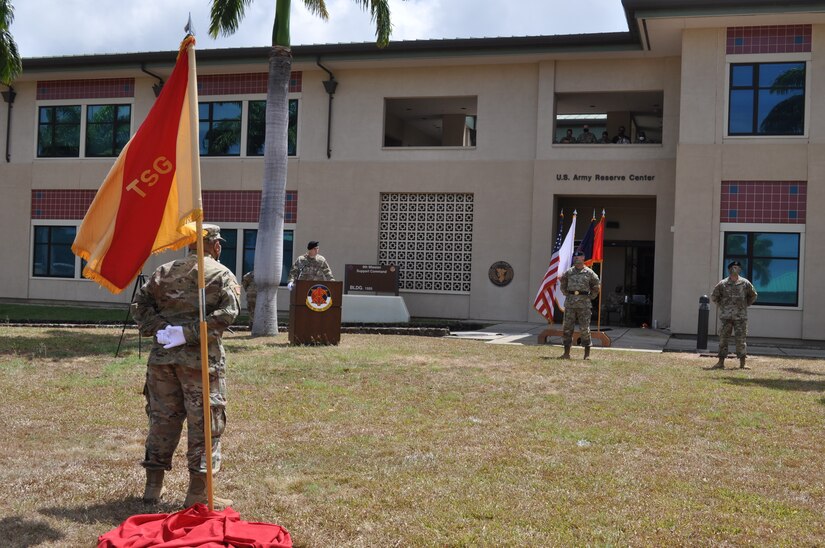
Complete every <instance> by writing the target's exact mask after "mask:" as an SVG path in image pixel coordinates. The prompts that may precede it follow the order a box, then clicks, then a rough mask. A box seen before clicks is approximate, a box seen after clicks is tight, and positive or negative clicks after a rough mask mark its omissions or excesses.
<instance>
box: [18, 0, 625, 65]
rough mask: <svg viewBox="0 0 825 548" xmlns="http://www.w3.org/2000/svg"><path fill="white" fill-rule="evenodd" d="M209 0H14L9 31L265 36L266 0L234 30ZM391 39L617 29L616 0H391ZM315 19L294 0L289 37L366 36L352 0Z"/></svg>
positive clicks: (331, 4)
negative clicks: (212, 12) (217, 22)
mask: <svg viewBox="0 0 825 548" xmlns="http://www.w3.org/2000/svg"><path fill="white" fill-rule="evenodd" d="M210 5H211V3H210V2H209V0H176V1H175V2H168V1H167V0H141V1H140V2H134V1H125V0H16V2H15V21H14V23H13V25H12V28H11V31H12V34H13V35H14V37H15V40H16V41H17V43H18V46H19V47H20V50H21V52H22V54H23V56H24V57H40V56H57V55H81V54H90V53H114V52H119V53H123V52H134V51H168V50H174V49H175V48H177V46H178V44H179V43H180V40H181V39H182V38H183V27H184V25H185V24H186V21H187V18H188V17H189V13H190V12H191V14H192V19H193V23H194V25H195V30H196V32H197V37H198V45H199V47H200V48H201V49H204V48H225V47H243V46H266V45H268V44H270V43H271V35H272V23H273V19H274V12H275V1H274V0H253V2H252V4H251V5H250V6H248V7H247V13H246V17H245V18H244V21H243V22H242V23H241V25H240V27H239V29H238V31H237V32H236V33H235V34H234V35H233V36H230V37H220V38H219V39H217V40H213V39H212V38H211V37H209V34H208V32H209V9H210ZM390 6H391V13H392V20H393V33H392V39H394V40H422V39H429V38H469V37H484V36H526V35H539V34H576V33H583V32H613V31H623V30H626V29H627V27H626V23H625V19H624V13H623V11H622V7H621V2H620V0H576V1H573V2H559V1H551V0H519V1H518V2H515V1H509V2H508V1H502V0H407V1H402V0H390ZM327 8H328V10H329V13H330V20H329V21H328V22H324V21H323V20H321V19H320V18H319V17H317V16H316V15H312V14H310V13H309V12H307V10H306V9H305V8H304V6H303V3H302V2H301V1H300V0H295V1H294V2H293V13H292V18H291V33H292V43H293V44H321V43H338V42H370V41H373V40H375V27H374V24H373V23H371V22H370V18H369V14H368V13H367V12H365V11H363V10H362V9H360V8H359V7H358V6H357V4H356V3H355V2H353V1H352V0H327Z"/></svg>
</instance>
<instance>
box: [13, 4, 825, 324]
mask: <svg viewBox="0 0 825 548" xmlns="http://www.w3.org/2000/svg"><path fill="white" fill-rule="evenodd" d="M616 1H619V0H616ZM623 5H624V7H625V11H626V13H627V19H628V25H629V29H630V30H629V31H628V32H623V33H609V34H588V35H569V36H540V37H527V38H490V39H487V38H485V39H457V40H423V41H411V42H394V43H392V44H391V45H390V46H389V47H388V48H386V49H385V50H378V49H376V48H375V46H374V45H371V44H335V45H321V46H298V47H295V48H294V56H295V58H294V65H293V70H294V73H293V79H292V82H291V85H290V93H291V97H292V100H291V102H290V106H291V111H292V119H291V125H290V132H291V133H290V153H291V157H290V159H289V176H288V182H287V188H288V191H289V193H288V196H287V199H288V201H287V211H286V215H287V225H286V227H285V229H286V230H285V235H284V236H285V241H286V244H287V245H286V250H287V253H286V254H287V255H288V256H287V257H285V262H287V263H289V262H291V260H292V259H294V258H295V257H297V256H298V255H299V254H300V253H302V252H303V250H304V248H305V244H306V242H307V241H308V240H310V239H313V240H320V241H321V252H322V253H323V254H324V255H325V256H326V257H327V259H328V260H329V262H330V264H331V266H332V269H333V272H334V273H335V274H336V276H338V277H339V278H343V272H344V265H345V264H352V263H355V264H375V263H379V262H381V263H393V264H397V265H399V267H400V270H401V273H402V290H401V294H402V296H403V297H404V299H405V301H406V304H407V306H408V308H409V310H410V313H411V314H412V315H414V316H425V317H444V318H463V319H474V320H506V321H538V320H540V319H541V318H540V316H539V315H538V314H537V313H536V312H535V311H534V310H533V307H532V303H533V299H534V297H535V293H536V291H537V289H538V285H539V282H540V281H541V279H542V277H543V275H544V272H545V270H546V268H547V264H548V260H549V258H550V254H551V250H552V246H553V240H554V237H555V234H556V232H557V230H558V226H559V225H558V223H559V212H560V210H561V209H563V210H564V212H565V224H564V227H563V229H564V231H566V230H567V227H568V226H569V224H570V221H571V218H572V213H573V211H574V210H577V211H578V219H577V231H576V234H577V238H582V237H583V235H584V233H585V231H586V230H587V227H588V225H589V224H590V220H591V217H592V215H593V214H594V212H595V214H596V217H597V218H598V217H599V216H600V212H601V210H602V209H604V210H605V211H606V222H607V225H606V226H607V228H606V231H605V260H604V263H603V265H602V268H603V272H602V274H603V279H604V287H605V293H606V294H607V293H609V292H617V291H618V292H619V293H620V294H621V296H622V297H624V296H627V299H626V300H627V301H629V302H628V303H627V305H626V306H624V307H623V313H622V314H619V315H618V316H614V317H613V318H605V319H606V320H607V319H609V320H610V321H611V322H624V323H631V324H640V323H650V324H654V323H655V324H656V325H659V326H661V327H665V326H669V327H670V328H671V329H672V330H673V331H674V332H677V333H695V330H696V324H697V310H698V306H699V298H700V296H702V295H703V294H709V293H710V292H711V289H712V288H713V286H714V284H715V283H716V282H718V280H719V279H721V278H722V277H724V276H725V275H726V274H725V268H724V265H725V264H727V262H728V261H729V260H731V259H734V258H735V259H738V260H740V261H741V262H742V263H743V264H744V265H745V275H746V276H747V277H748V278H749V279H751V280H752V281H753V282H754V283H755V285H756V287H757V290H758V291H759V294H760V297H759V301H758V302H757V304H756V305H755V306H754V307H753V308H752V310H751V312H750V318H751V323H750V333H751V334H752V335H755V336H775V337H793V338H805V339H823V338H825V335H823V333H825V312H823V311H824V310H825V302H823V301H825V291H822V290H821V288H820V286H819V282H818V276H817V273H818V272H819V271H820V270H821V268H820V267H821V266H823V263H825V259H823V258H822V254H821V253H819V252H817V251H816V249H817V247H816V246H817V242H818V241H819V239H820V238H822V237H824V236H825V234H823V233H825V222H823V220H821V219H820V217H819V216H816V215H812V216H811V218H810V219H809V218H808V217H807V211H809V210H810V211H812V212H813V211H818V210H820V209H822V207H823V205H825V191H823V190H822V188H825V185H824V184H823V180H825V94H819V93H816V92H815V90H817V89H825V1H822V2H815V1H791V2H785V3H783V4H782V6H781V7H780V6H779V5H777V4H775V3H772V2H764V1H761V0H750V1H745V0H742V1H740V0H717V1H714V2H708V1H704V0H693V1H691V0H681V1H679V0H672V1H671V0H660V1H655V2H654V1H649V0H648V1H646V0H623ZM267 54H268V48H243V49H226V50H208V49H202V50H199V51H198V53H197V59H198V72H199V84H198V85H199V100H200V127H201V155H202V158H201V166H202V173H203V190H204V204H205V212H206V213H205V214H206V218H207V221H209V222H216V223H219V224H221V226H222V227H223V229H224V233H225V234H228V235H229V239H230V242H229V245H228V246H227V249H226V250H225V252H224V254H225V256H224V258H223V260H224V262H225V263H227V264H228V265H229V266H230V267H231V268H233V269H234V270H235V272H236V273H237V274H238V277H239V278H240V275H242V274H243V272H245V271H247V270H248V269H249V268H251V265H252V261H253V255H254V242H255V240H254V238H255V234H256V232H255V228H256V226H257V225H256V221H257V215H258V204H259V200H260V188H261V178H262V163H263V162H262V157H261V155H260V154H261V151H262V119H263V107H264V103H263V100H264V98H265V91H266V74H265V72H266V70H267ZM174 56H175V52H148V53H130V54H116V55H91V56H75V57H71V56H69V57H56V58H36V59H25V60H24V72H23V74H22V76H21V77H20V78H19V79H18V80H17V81H16V82H14V83H13V90H14V96H13V102H10V99H12V94H9V93H8V92H6V93H4V95H3V97H4V99H6V102H5V103H4V104H2V105H0V107H3V108H0V127H8V128H9V130H8V132H3V135H4V137H3V140H2V143H3V144H2V147H3V149H4V150H6V159H5V161H4V162H3V163H2V164H0V186H1V187H2V195H3V196H4V200H3V201H2V203H0V208H2V215H0V227H1V228H2V232H3V234H4V235H5V237H4V238H3V240H2V242H0V246H2V251H3V256H4V257H5V258H6V260H5V261H3V263H2V264H0V279H2V280H3V283H2V284H0V298H2V299H4V300H21V301H32V302H43V301H76V302H116V303H125V302H126V301H128V299H129V297H130V295H129V294H126V293H130V292H124V294H122V295H119V296H112V295H110V294H109V293H108V292H107V291H105V290H103V289H101V288H99V287H98V286H97V285H96V284H94V283H92V282H90V281H87V280H84V279H82V278H81V277H80V270H81V264H80V260H79V259H77V258H75V257H74V256H73V255H71V252H70V251H69V247H70V244H71V241H72V240H73V238H74V231H75V228H76V226H77V225H78V224H79V223H80V220H81V219H82V217H83V214H84V213H85V211H86V208H87V207H88V205H89V203H90V202H91V200H92V198H93V196H94V193H95V191H96V189H97V188H98V187H99V185H100V183H101V182H102V181H103V179H104V177H105V175H106V173H107V171H108V169H109V168H110V167H111V165H112V163H113V160H114V156H115V155H116V154H117V152H118V151H119V149H120V148H121V147H122V146H123V144H124V143H125V141H126V139H128V136H129V135H130V134H133V133H134V132H135V130H136V129H137V127H138V126H139V125H140V123H141V121H142V120H143V119H144V118H145V116H146V114H147V113H148V111H149V109H150V108H151V106H152V104H153V102H154V100H155V93H154V90H153V88H154V87H158V86H159V85H160V84H161V83H162V80H163V79H165V78H168V76H169V73H170V71H171V68H172V66H173V63H174ZM330 80H334V81H335V82H337V84H338V85H337V88H334V87H333V86H330V85H329V81H330ZM328 91H332V92H333V93H332V94H330V93H328ZM585 125H587V126H588V129H589V133H592V134H593V135H594V137H593V138H590V137H588V136H587V135H583V134H584V133H585V132H584V126H585ZM568 129H570V130H572V132H571V133H572V137H573V140H574V141H576V142H573V143H568V142H565V141H567V138H566V134H567V130H568ZM603 132H606V134H607V135H606V136H607V141H606V142H598V141H600V140H601V139H602V137H603ZM625 136H626V137H625ZM624 139H627V140H628V141H629V143H626V144H625V143H623V141H624ZM593 140H595V141H597V142H595V143H593V142H589V141H593ZM614 140H616V141H617V142H615V143H614ZM817 181H819V182H817ZM808 198H810V199H811V203H810V204H808V201H807V199H808ZM809 205H810V207H809ZM172 255H173V254H165V255H161V256H158V257H153V258H152V259H151V260H150V262H149V264H147V265H146V268H145V270H144V272H146V273H148V272H150V271H151V270H152V269H153V268H154V266H156V265H157V264H160V263H162V262H164V261H167V260H170V259H171V258H173V257H172ZM501 262H506V263H508V264H509V265H510V266H511V267H512V271H513V277H512V281H510V282H509V283H507V284H505V285H499V284H496V283H493V281H491V276H490V274H491V267H492V266H493V265H494V264H496V263H501ZM623 300H624V299H623ZM279 305H280V307H281V308H285V307H286V306H287V299H286V297H285V293H284V296H283V297H282V298H280V299H279ZM715 313H716V311H715V309H714V307H713V306H712V307H711V325H714V324H715V322H714V318H715ZM603 323H606V321H605V322H603ZM712 329H714V328H712Z"/></svg>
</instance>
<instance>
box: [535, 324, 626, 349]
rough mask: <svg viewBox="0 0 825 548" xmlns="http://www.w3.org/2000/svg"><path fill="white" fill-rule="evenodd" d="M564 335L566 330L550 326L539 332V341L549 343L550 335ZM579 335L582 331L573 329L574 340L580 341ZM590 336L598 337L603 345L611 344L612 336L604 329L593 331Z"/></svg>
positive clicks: (592, 337)
mask: <svg viewBox="0 0 825 548" xmlns="http://www.w3.org/2000/svg"><path fill="white" fill-rule="evenodd" d="M562 335H564V331H562V330H561V329H555V328H552V327H548V328H547V329H545V330H544V331H542V332H541V333H540V334H539V338H538V343H539V344H548V343H549V342H550V341H548V340H547V339H549V338H550V337H561V336H562ZM579 337H581V331H578V330H577V331H573V341H574V342H575V341H578V340H579ZM590 338H591V339H598V340H599V342H601V345H600V346H603V347H605V348H606V347H608V346H610V342H611V341H610V337H608V336H607V333H605V332H604V331H591V332H590Z"/></svg>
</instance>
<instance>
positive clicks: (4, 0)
mask: <svg viewBox="0 0 825 548" xmlns="http://www.w3.org/2000/svg"><path fill="white" fill-rule="evenodd" d="M12 22H14V7H13V6H12V5H11V0H0V30H9V29H10V28H11V24H12Z"/></svg>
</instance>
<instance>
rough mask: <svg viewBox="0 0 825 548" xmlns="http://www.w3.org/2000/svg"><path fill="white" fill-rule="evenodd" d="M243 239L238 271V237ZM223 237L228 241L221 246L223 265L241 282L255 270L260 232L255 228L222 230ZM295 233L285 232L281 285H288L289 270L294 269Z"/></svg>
mask: <svg viewBox="0 0 825 548" xmlns="http://www.w3.org/2000/svg"><path fill="white" fill-rule="evenodd" d="M239 235H240V236H241V237H242V242H241V245H243V249H242V254H241V261H242V262H241V267H242V268H241V270H238V236H239ZM221 236H222V237H223V238H224V239H225V240H226V241H225V242H224V243H223V245H222V246H221V248H222V249H221V264H222V265H224V266H225V267H226V268H228V269H229V270H231V271H232V272H233V273H235V277H236V278H237V279H238V280H240V279H241V278H243V275H244V274H246V273H247V272H249V271H251V270H254V269H255V245H256V244H257V241H258V230H257V229H254V228H245V229H232V228H223V229H221ZM292 244H293V231H292V230H284V256H283V263H282V268H281V283H280V285H286V280H287V278H288V276H289V269H290V268H292V250H293V245H292Z"/></svg>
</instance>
